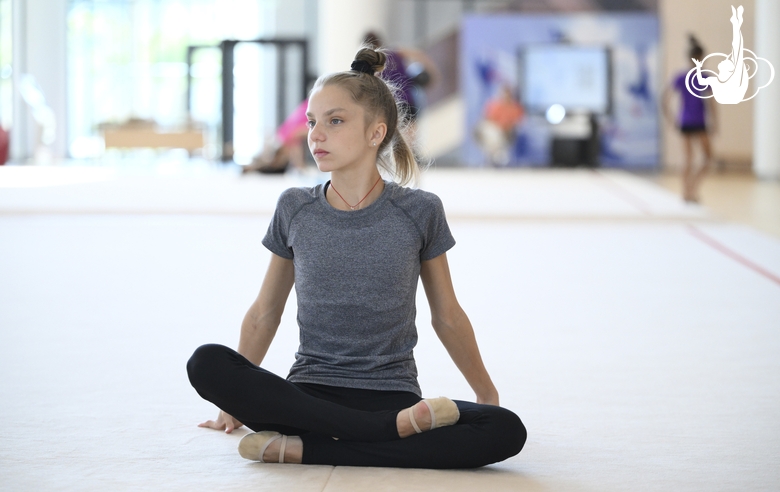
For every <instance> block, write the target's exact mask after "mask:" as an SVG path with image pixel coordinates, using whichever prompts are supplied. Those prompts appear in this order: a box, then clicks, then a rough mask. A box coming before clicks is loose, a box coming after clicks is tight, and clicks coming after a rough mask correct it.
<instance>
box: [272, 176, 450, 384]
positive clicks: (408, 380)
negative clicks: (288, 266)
mask: <svg viewBox="0 0 780 492" xmlns="http://www.w3.org/2000/svg"><path fill="white" fill-rule="evenodd" d="M327 186H328V185H327V184H326V185H318V186H316V187H314V188H291V189H289V190H287V191H285V192H284V193H282V195H281V196H280V197H279V202H278V203H277V206H276V212H275V213H274V216H273V219H272V220H271V224H270V225H269V226H268V232H267V233H266V235H265V238H263V245H264V246H265V247H267V248H268V249H269V250H271V252H272V253H274V254H277V255H279V256H281V257H283V258H288V259H292V260H293V264H294V265H295V292H296V296H297V298H298V326H299V328H300V346H299V348H298V352H297V353H296V354H295V363H294V364H293V366H292V368H291V369H290V374H289V376H288V377H287V379H289V380H290V381H293V382H300V383H316V384H324V385H329V386H341V387H348V388H361V389H374V390H387V391H411V392H414V393H416V394H418V395H420V394H421V392H420V386H419V384H418V383H417V366H416V365H415V363H414V356H413V353H412V351H413V349H414V347H415V345H417V328H416V327H415V316H416V314H417V310H416V307H415V297H416V292H417V283H418V278H419V276H420V262H421V261H425V260H430V259H432V258H435V257H437V256H439V255H441V254H442V253H444V252H446V251H447V250H449V249H450V248H452V247H453V246H454V245H455V239H453V237H452V234H451V233H450V229H449V226H448V225H447V220H446V218H445V216H444V208H443V207H442V204H441V200H439V198H438V197H437V196H436V195H434V194H432V193H428V192H425V191H422V190H415V189H410V188H403V187H401V186H398V185H397V184H396V183H393V182H387V181H386V182H385V189H384V191H383V192H382V195H381V196H380V197H379V198H378V199H377V200H376V201H375V202H374V203H372V204H371V205H369V206H368V207H366V208H364V209H360V210H356V211H343V210H337V209H335V208H333V207H332V206H331V205H330V204H329V203H328V202H327V200H326V198H325V192H324V190H325V189H326V187H327Z"/></svg>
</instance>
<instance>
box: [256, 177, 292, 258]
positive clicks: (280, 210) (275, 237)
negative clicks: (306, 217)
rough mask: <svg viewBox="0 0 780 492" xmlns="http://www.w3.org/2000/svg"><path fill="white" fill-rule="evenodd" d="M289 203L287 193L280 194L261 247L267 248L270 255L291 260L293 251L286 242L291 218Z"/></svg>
mask: <svg viewBox="0 0 780 492" xmlns="http://www.w3.org/2000/svg"><path fill="white" fill-rule="evenodd" d="M289 202H290V195H289V193H287V192H285V193H282V195H281V196H280V197H279V200H278V201H277V203H276V210H275V211H274V216H273V217H272V218H271V223H270V224H268V231H266V233H265V237H264V238H263V246H265V247H266V248H268V250H269V251H270V252H271V253H273V254H275V255H278V256H281V257H282V258H287V259H288V260H291V259H293V256H294V255H293V250H292V247H290V245H289V243H288V241H287V239H288V237H287V236H288V233H289V231H290V218H291V216H292V214H290V213H289V211H290V210H289V208H290V203H289Z"/></svg>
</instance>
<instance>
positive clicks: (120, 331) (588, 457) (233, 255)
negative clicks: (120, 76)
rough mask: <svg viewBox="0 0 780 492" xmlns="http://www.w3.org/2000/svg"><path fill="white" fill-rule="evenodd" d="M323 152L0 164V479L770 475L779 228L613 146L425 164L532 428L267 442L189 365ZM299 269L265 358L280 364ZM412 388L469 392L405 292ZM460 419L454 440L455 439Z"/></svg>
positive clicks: (514, 395)
mask: <svg viewBox="0 0 780 492" xmlns="http://www.w3.org/2000/svg"><path fill="white" fill-rule="evenodd" d="M320 179H322V176H320V175H317V174H315V173H311V174H307V175H295V176H284V177H279V176H259V175H258V176H246V177H241V176H238V175H237V174H236V172H235V170H233V169H231V168H220V167H219V165H209V164H203V163H201V164H197V163H186V162H171V163H165V162H162V163H158V164H155V165H146V164H140V163H137V164H133V163H132V162H122V163H119V164H117V163H114V164H111V165H104V166H102V165H101V166H86V167H85V166H77V165H69V166H58V167H48V168H47V167H0V489H2V490H15V491H16V490H20V491H21V490H128V489H146V490H188V491H189V490H207V491H217V490H219V491H221V490H252V491H261V490H262V491H272V490H273V491H296V492H297V491H302V492H303V491H329V492H330V491H340V492H341V491H346V492H350V491H390V490H399V491H432V490H443V491H444V490H446V491H469V492H472V491H481V490H490V491H493V492H499V491H516V490H522V491H644V490H653V491H670V490H674V491H694V490H697V491H698V490H700V491H713V490H718V491H724V490H728V491H760V490H767V491H768V490H778V488H780V466H778V463H779V462H780V239H778V238H777V237H775V236H773V235H768V234H766V233H763V232H760V231H758V230H756V229H753V228H751V227H749V226H746V225H738V224H734V223H729V222H725V221H723V220H721V219H720V218H719V217H718V216H716V215H715V214H713V213H712V212H711V211H709V210H708V209H707V208H705V207H701V206H696V205H685V204H683V203H682V202H681V201H680V200H679V199H678V197H677V196H676V195H673V194H672V193H671V192H669V191H667V190H665V189H663V188H661V187H660V186H658V185H656V184H653V183H652V182H651V181H649V180H647V179H644V178H641V177H636V176H633V175H630V174H628V173H624V172H620V171H608V170H599V171H584V170H582V171H558V172H556V171H543V170H538V171H531V170H518V171H510V170H499V171H477V170H470V171H469V170H445V169H438V170H437V169H431V170H429V171H427V173H426V174H425V175H424V177H423V180H422V182H421V187H422V188H425V189H428V190H431V191H434V192H436V193H437V194H439V196H440V197H441V198H442V200H443V202H444V205H445V208H446V210H447V214H448V218H449V221H450V227H451V229H452V232H453V234H454V235H455V238H456V240H457V241H458V244H457V245H456V247H455V248H454V249H453V250H451V251H450V252H449V259H450V265H451V268H452V272H453V278H454V282H455V287H456V291H457V293H458V297H459V299H460V301H461V304H462V305H463V306H464V308H465V309H466V312H467V313H468V314H469V316H470V318H471V320H472V322H473V324H474V327H475V330H476V332H477V339H478V341H479V344H480V347H481V350H482V354H483V357H484V358H485V360H486V365H487V367H488V370H489V371H490V373H491V374H492V376H493V379H494V381H495V383H496V385H497V386H498V389H499V392H500V394H501V403H502V405H504V406H506V407H508V408H510V409H512V410H513V411H515V412H516V413H517V414H518V415H519V416H520V417H521V418H522V419H523V422H524V423H525V425H526V427H527V428H528V434H529V437H528V442H527V444H526V446H525V449H523V451H522V452H521V453H520V454H519V455H518V456H515V457H514V458H511V459H509V460H507V461H505V462H503V463H499V464H496V465H492V466H488V467H485V468H482V469H477V470H460V471H431V470H401V469H392V468H389V469H379V468H352V467H330V466H302V465H278V464H260V463H253V462H248V461H244V460H243V459H241V458H240V457H239V455H238V453H237V451H236V447H237V444H238V441H239V439H240V438H241V436H243V435H244V433H245V431H244V430H243V429H242V430H239V431H236V432H234V433H233V434H232V435H226V434H224V433H221V432H217V431H211V430H206V429H201V428H198V427H196V424H197V423H198V422H201V421H203V420H206V419H210V418H213V417H215V416H216V413H217V411H216V409H215V408H214V407H213V406H212V405H211V404H209V403H207V402H205V401H203V400H201V399H200V397H199V396H198V395H197V394H196V393H195V391H194V390H193V389H192V388H191V387H190V385H189V383H188V381H187V376H186V372H185V363H186V361H187V359H188V357H189V355H190V354H191V353H192V351H193V350H194V349H195V348H196V347H197V346H198V345H200V344H203V343H208V342H217V343H223V344H227V345H230V346H233V347H235V346H236V343H237V341H238V331H239V325H240V322H241V319H242V318H243V315H244V313H245V311H246V309H247V308H248V307H249V305H250V303H251V302H252V300H253V299H254V297H255V296H256V294H257V291H258V289H259V287H260V282H261V279H262V275H263V273H264V271H265V268H266V265H267V262H268V258H269V255H270V253H269V252H268V251H267V250H266V249H265V248H264V247H263V246H262V245H261V243H260V241H261V239H262V237H263V234H264V233H265V230H266V227H267V224H268V220H269V219H270V216H271V213H272V211H273V207H274V204H275V202H276V197H277V196H278V194H279V193H280V192H281V191H282V190H284V189H285V188H287V187H289V186H302V185H305V186H311V185H314V184H316V183H317V182H318V180H320ZM294 311H295V299H294V293H293V296H291V299H290V302H289V304H288V311H287V312H286V314H285V317H284V319H283V321H282V326H281V327H280V329H279V333H278V335H277V339H276V340H275V341H274V343H273V345H272V347H271V350H270V353H269V354H268V357H267V359H266V361H265V362H264V366H265V367H266V368H267V369H269V370H272V371H274V372H276V373H278V374H281V375H286V371H287V368H288V367H289V365H290V364H291V363H292V361H293V354H294V351H295V348H296V346H297V342H296V337H297V331H296V330H297V328H296V326H295V312H294ZM418 311H419V318H418V329H419V332H420V343H419V346H418V348H417V350H416V352H415V353H416V357H417V361H418V366H419V369H420V383H421V385H422V387H423V391H424V393H425V394H426V395H428V396H439V395H447V396H450V397H452V398H458V399H473V395H472V394H471V392H470V390H469V388H468V386H467V385H466V383H465V382H464V380H463V378H462V377H461V376H460V374H459V373H458V372H457V370H456V369H455V367H454V365H453V364H452V362H451V361H450V360H449V359H448V357H447V355H446V353H445V351H444V349H443V348H442V347H441V345H440V344H439V343H438V341H437V340H436V337H435V335H434V333H433V331H432V329H431V327H430V323H429V319H428V318H429V314H428V311H427V304H426V301H425V299H424V296H423V294H422V289H420V295H419V300H418ZM468 445H469V443H467V442H465V443H463V446H468Z"/></svg>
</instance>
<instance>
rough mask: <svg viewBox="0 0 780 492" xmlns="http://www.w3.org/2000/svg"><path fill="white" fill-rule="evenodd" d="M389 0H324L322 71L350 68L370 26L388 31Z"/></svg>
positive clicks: (321, 31) (376, 29)
mask: <svg viewBox="0 0 780 492" xmlns="http://www.w3.org/2000/svg"><path fill="white" fill-rule="evenodd" d="M387 8H388V0H320V3H319V12H320V17H319V25H318V29H319V33H318V38H319V42H318V44H319V47H318V48H319V53H318V57H319V63H318V68H319V73H320V74H325V73H331V72H340V71H343V70H349V66H350V64H351V63H352V60H353V57H354V56H355V52H356V51H357V48H358V46H360V43H361V42H362V41H363V36H364V35H365V34H366V32H368V31H369V30H374V31H377V32H378V33H380V34H384V33H386V32H387V18H388V15H387V12H388V11H387Z"/></svg>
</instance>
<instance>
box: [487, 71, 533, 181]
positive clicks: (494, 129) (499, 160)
mask: <svg viewBox="0 0 780 492" xmlns="http://www.w3.org/2000/svg"><path fill="white" fill-rule="evenodd" d="M524 114H525V112H524V110H523V106H522V105H521V104H520V103H519V102H518V101H517V100H516V99H515V97H514V96H513V95H512V89H511V88H510V87H509V85H507V84H502V85H501V87H500V88H499V91H498V94H497V95H496V96H495V97H493V98H491V99H489V100H488V101H487V103H485V109H484V112H483V117H482V121H480V122H479V123H477V126H476V128H475V129H474V138H475V140H476V141H477V143H478V144H479V146H480V147H481V148H482V150H483V151H484V152H485V155H486V156H487V158H488V163H489V164H490V165H492V166H506V165H507V164H509V161H510V160H511V155H510V153H511V148H512V146H513V144H514V143H515V138H516V134H515V128H516V127H517V125H518V124H519V123H520V121H522V119H523V115H524Z"/></svg>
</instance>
